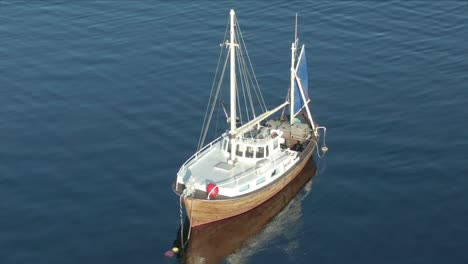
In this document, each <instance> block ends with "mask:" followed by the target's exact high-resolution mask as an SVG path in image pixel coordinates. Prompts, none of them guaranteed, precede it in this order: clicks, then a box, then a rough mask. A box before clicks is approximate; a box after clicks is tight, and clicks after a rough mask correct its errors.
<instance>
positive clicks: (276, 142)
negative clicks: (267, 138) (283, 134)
mask: <svg viewBox="0 0 468 264" xmlns="http://www.w3.org/2000/svg"><path fill="white" fill-rule="evenodd" d="M277 148H278V139H275V140H273V149H277Z"/></svg>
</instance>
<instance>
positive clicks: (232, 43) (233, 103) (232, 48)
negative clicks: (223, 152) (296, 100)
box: [229, 9, 237, 162]
mask: <svg viewBox="0 0 468 264" xmlns="http://www.w3.org/2000/svg"><path fill="white" fill-rule="evenodd" d="M229 15H230V18H231V23H230V24H231V27H230V31H231V39H230V43H229V51H230V60H231V67H230V68H231V77H230V79H231V84H230V86H231V131H230V132H231V133H230V134H231V159H230V161H231V162H234V159H235V158H236V156H235V153H236V152H235V151H236V150H235V146H236V144H235V143H236V142H235V131H236V119H237V117H236V49H235V46H236V44H235V32H234V21H235V15H236V13H235V12H234V9H231V12H230V13H229Z"/></svg>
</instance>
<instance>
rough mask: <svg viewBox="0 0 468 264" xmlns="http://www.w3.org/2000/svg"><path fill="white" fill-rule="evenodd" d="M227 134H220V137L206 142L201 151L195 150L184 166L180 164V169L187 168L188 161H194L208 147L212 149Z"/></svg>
mask: <svg viewBox="0 0 468 264" xmlns="http://www.w3.org/2000/svg"><path fill="white" fill-rule="evenodd" d="M224 136H225V134H223V135H221V136H219V137H218V138H216V139H215V140H213V141H211V142H210V143H209V144H206V145H205V146H204V147H203V148H201V149H200V150H199V151H197V152H195V154H193V155H192V156H191V157H190V158H188V159H187V161H185V162H184V164H182V166H180V170H179V171H182V170H183V169H185V167H186V165H187V164H188V163H190V162H191V161H193V160H194V159H197V158H198V156H199V154H200V153H202V152H204V151H205V150H207V149H211V148H212V147H213V145H214V144H215V143H218V141H220V140H221V139H222V138H223V137H224Z"/></svg>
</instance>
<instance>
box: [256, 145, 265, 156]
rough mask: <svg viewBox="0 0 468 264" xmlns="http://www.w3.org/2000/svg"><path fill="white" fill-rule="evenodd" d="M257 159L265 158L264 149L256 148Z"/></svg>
mask: <svg viewBox="0 0 468 264" xmlns="http://www.w3.org/2000/svg"><path fill="white" fill-rule="evenodd" d="M256 157H257V158H263V157H265V147H258V148H257V155H256Z"/></svg>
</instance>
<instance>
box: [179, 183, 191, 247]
mask: <svg viewBox="0 0 468 264" xmlns="http://www.w3.org/2000/svg"><path fill="white" fill-rule="evenodd" d="M186 190H187V189H185V190H184V191H183V193H182V194H181V195H180V197H179V214H180V244H181V246H182V249H185V245H187V243H188V242H189V240H190V234H191V233H192V217H193V214H192V208H193V201H192V202H191V203H190V219H189V223H190V226H189V230H188V234H187V240H186V241H185V242H184V211H183V208H182V207H183V206H182V199H185V198H186V197H187V193H188V192H186ZM187 209H188V208H187Z"/></svg>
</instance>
